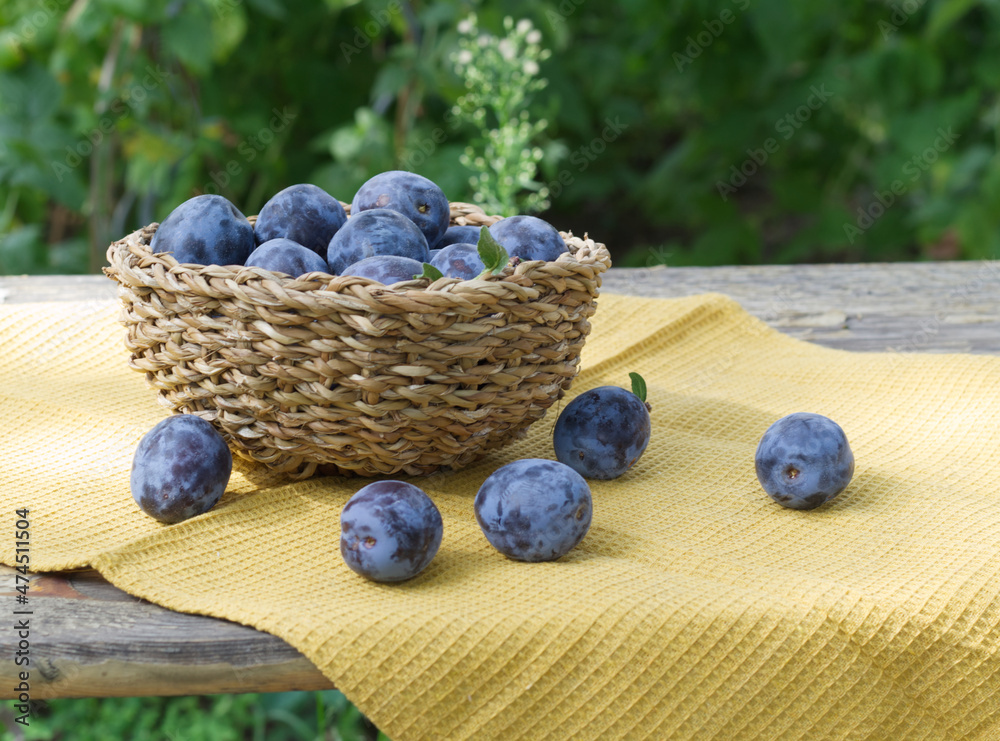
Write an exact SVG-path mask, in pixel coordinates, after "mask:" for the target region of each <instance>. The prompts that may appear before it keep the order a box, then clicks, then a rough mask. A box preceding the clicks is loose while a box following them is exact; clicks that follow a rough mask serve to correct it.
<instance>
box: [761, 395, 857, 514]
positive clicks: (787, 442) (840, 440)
mask: <svg viewBox="0 0 1000 741" xmlns="http://www.w3.org/2000/svg"><path fill="white" fill-rule="evenodd" d="M754 468H755V469H756V471H757V480H758V481H760V485H761V486H763V487H764V491H766V492H767V493H768V495H769V496H770V497H771V499H773V500H774V501H776V502H777V503H778V504H780V505H781V506H783V507H788V508H790V509H815V508H816V507H819V506H820V505H821V504H824V503H826V502H829V501H830V500H831V499H833V498H834V497H835V496H837V495H838V494H839V493H840V492H842V491H843V490H844V489H845V488H846V487H847V485H848V484H849V483H850V482H851V478H852V477H853V476H854V453H853V452H852V451H851V446H850V445H848V443H847V435H845V434H844V430H843V429H841V427H840V425H838V424H837V423H836V422H834V421H833V420H832V419H830V418H829V417H824V416H823V415H822V414H810V413H808V412H798V413H796V414H789V415H788V416H787V417H782V418H781V419H779V420H778V421H777V422H775V423H774V424H773V425H771V426H770V427H768V428H767V431H766V432H765V433H764V435H763V437H761V439H760V443H758V445H757V453H756V455H755V456H754Z"/></svg>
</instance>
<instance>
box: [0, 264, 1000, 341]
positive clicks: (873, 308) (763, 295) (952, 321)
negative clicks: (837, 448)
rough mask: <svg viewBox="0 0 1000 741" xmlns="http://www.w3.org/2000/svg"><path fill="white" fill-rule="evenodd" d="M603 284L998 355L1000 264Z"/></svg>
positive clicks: (5, 284)
mask: <svg viewBox="0 0 1000 741" xmlns="http://www.w3.org/2000/svg"><path fill="white" fill-rule="evenodd" d="M604 290H605V291H613V292H615V293H626V294H631V295H636V296H653V297H662V298H672V297H677V296H689V295H694V294H698V293H705V292H709V291H714V292H719V293H725V294H727V295H729V296H731V297H732V298H734V299H735V300H736V301H739V302H740V304H741V305H742V306H743V307H744V308H745V309H746V310H747V311H749V312H750V313H752V314H754V315H755V316H758V317H760V318H761V319H763V320H764V321H766V322H768V323H769V324H770V325H771V326H773V327H776V328H777V329H779V330H781V331H782V332H785V333H787V334H789V335H792V336H794V337H798V338H800V339H805V340H809V341H812V342H816V343H817V344H821V345H826V346H828V347H837V348H841V349H845V350H863V351H896V352H974V353H998V352H1000V342H998V338H1000V306H998V301H997V297H998V296H1000V261H984V262H922V263H865V264H836V265H762V266H726V267H716V268H667V267H655V268H613V269H612V270H611V271H609V273H608V274H607V275H606V276H605V280H604ZM114 298H115V287H114V283H113V282H112V281H110V280H108V279H107V278H105V277H104V276H100V275H87V276H29V277H24V276H20V277H0V303H23V302H26V301H64V300H102V299H110V300H113V299H114Z"/></svg>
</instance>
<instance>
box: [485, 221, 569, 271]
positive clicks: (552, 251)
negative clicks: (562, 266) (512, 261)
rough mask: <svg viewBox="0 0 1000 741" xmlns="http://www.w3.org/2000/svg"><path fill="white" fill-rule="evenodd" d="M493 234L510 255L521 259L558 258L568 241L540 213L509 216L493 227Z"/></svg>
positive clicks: (549, 259) (548, 259) (564, 250)
mask: <svg viewBox="0 0 1000 741" xmlns="http://www.w3.org/2000/svg"><path fill="white" fill-rule="evenodd" d="M490 234H491V235H492V236H493V238H494V239H495V240H496V241H497V242H499V243H500V244H501V245H502V246H503V248H504V249H505V250H507V254H508V255H510V256H511V257H520V258H521V259H522V260H547V261H552V260H555V259H556V258H557V257H559V255H561V254H562V253H563V252H566V243H565V242H564V241H563V238H562V237H560V236H559V232H558V231H556V228H555V227H554V226H552V225H551V224H550V223H549V222H547V221H543V220H542V219H539V218H538V217H537V216H508V217H507V218H506V219H500V221H498V222H497V223H496V224H494V225H493V226H491V227H490Z"/></svg>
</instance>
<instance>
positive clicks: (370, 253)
mask: <svg viewBox="0 0 1000 741" xmlns="http://www.w3.org/2000/svg"><path fill="white" fill-rule="evenodd" d="M376 255H396V256H398V257H409V258H410V259H412V260H416V261H417V262H419V263H425V262H430V259H431V256H430V250H429V249H428V247H427V240H426V239H425V238H424V235H423V234H422V233H421V231H420V230H419V229H418V228H417V226H416V224H414V223H413V222H412V221H410V220H409V219H408V218H406V217H405V216H403V215H402V214H401V213H399V212H398V211H390V210H389V209H387V208H379V209H374V210H372V211H362V212H361V213H360V214H357V215H353V214H352V215H351V218H349V219H348V220H347V223H346V224H344V226H343V227H341V229H340V231H338V232H337V233H336V234H334V235H333V238H332V239H331V240H330V245H329V247H328V249H327V252H326V262H327V264H328V265H329V266H330V271H331V272H332V273H333V274H334V275H343V274H344V270H345V269H346V268H347V266H348V265H352V264H353V263H356V262H358V261H359V260H364V259H365V258H366V257H374V256H376ZM417 272H420V271H417Z"/></svg>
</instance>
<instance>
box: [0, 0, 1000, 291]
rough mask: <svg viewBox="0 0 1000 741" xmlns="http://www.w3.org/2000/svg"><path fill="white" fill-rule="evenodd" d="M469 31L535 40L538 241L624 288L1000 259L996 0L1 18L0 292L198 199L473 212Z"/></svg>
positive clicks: (47, 5)
mask: <svg viewBox="0 0 1000 741" xmlns="http://www.w3.org/2000/svg"><path fill="white" fill-rule="evenodd" d="M472 10H475V11H476V12H477V13H478V16H479V21H480V26H481V27H482V28H485V29H491V30H493V31H494V32H498V31H500V29H501V27H502V26H501V20H502V18H503V17H504V16H507V15H510V16H512V17H514V18H515V19H519V18H529V19H531V20H532V21H533V22H534V24H535V26H536V27H538V28H539V29H540V30H541V31H542V34H543V45H545V46H546V47H548V48H550V49H552V51H553V53H552V55H551V57H549V58H548V59H547V60H546V61H544V62H543V64H542V69H541V74H542V75H543V76H545V77H547V78H548V80H549V85H548V86H547V87H546V88H545V89H544V90H543V91H542V92H541V93H539V94H537V95H536V96H535V97H534V99H533V100H532V102H531V112H532V115H533V116H534V117H535V118H538V119H540V118H546V119H548V121H549V126H548V127H547V128H546V129H545V130H544V134H543V135H542V136H543V137H544V139H543V140H541V141H539V142H537V144H538V145H539V146H541V147H543V149H544V151H545V157H544V159H543V160H542V163H541V167H542V172H541V175H540V178H539V179H541V180H543V181H544V182H550V183H552V184H553V187H552V197H551V201H552V208H551V209H550V211H548V212H546V213H545V214H543V215H544V216H546V217H547V218H548V219H549V220H550V221H552V222H553V223H554V224H556V225H557V226H559V227H560V228H572V229H573V230H574V231H576V232H578V233H580V232H583V231H587V232H589V233H590V234H591V235H592V236H594V237H595V238H598V239H600V240H601V241H604V242H606V243H607V244H608V245H609V246H610V247H611V249H612V253H613V255H614V258H615V260H616V263H617V264H619V265H622V264H649V263H654V262H668V263H670V264H720V263H756V262H798V261H825V260H897V259H913V258H942V257H943V258H956V257H962V258H984V257H995V256H996V255H997V251H998V231H1000V230H998V228H997V227H998V222H1000V160H998V158H997V151H996V145H997V138H998V121H1000V99H998V92H1000V3H998V2H997V1H996V0H989V1H987V0H926V1H922V0H837V1H834V0H815V2H810V3H788V2H786V1H785V0H722V1H721V2H708V1H707V0H671V1H669V2H664V1H663V0H624V1H623V2H618V3H597V2H593V0H544V1H542V2H538V1H537V0H532V1H531V2H527V1H521V0H498V1H497V2H481V3H477V2H461V1H459V0H442V1H440V2H418V1H417V0H412V1H405V2H404V0H361V1H360V2H350V1H346V0H324V1H323V2H315V1H313V0H151V1H149V2H147V1H146V0H78V1H77V2H69V0H44V2H42V3H39V2H37V0H2V2H0V29H2V30H0V273H22V272H29V273H37V272H80V271H96V270H97V269H99V267H100V266H101V265H102V264H103V261H104V257H103V253H104V250H105V248H106V245H107V244H108V243H109V242H110V241H112V240H113V239H116V238H118V237H121V236H123V235H124V234H126V233H128V232H129V231H131V230H133V229H135V228H137V227H139V226H141V225H144V224H146V223H149V222H151V221H156V220H160V219H162V218H163V217H165V216H166V214H167V213H169V211H170V210H171V209H172V208H173V207H174V206H176V205H177V204H178V203H180V202H181V201H183V200H185V199H186V198H188V197H190V196H192V195H194V194H197V193H199V192H221V193H222V194H223V195H225V196H227V197H228V198H230V199H231V200H232V201H233V202H234V203H235V204H236V205H237V206H238V207H240V208H241V210H243V211H244V213H248V214H250V213H254V212H256V210H257V209H259V208H260V206H261V205H262V204H263V203H264V202H265V201H266V200H267V198H268V197H269V196H270V195H272V194H273V193H275V192H276V191H278V190H280V189H281V188H283V187H285V186H287V185H290V184H293V183H296V182H313V183H316V184H318V185H320V186H322V187H324V188H326V189H327V190H328V191H329V192H331V193H332V194H333V195H335V196H337V197H338V198H340V199H342V200H345V201H349V200H350V199H351V197H352V195H353V192H354V190H355V189H356V188H357V186H358V185H359V184H360V183H361V182H363V181H364V180H365V179H366V178H367V177H368V176H369V175H371V174H373V173H375V172H377V171H380V170H385V169H390V168H394V167H409V168H412V169H415V170H416V171H418V172H420V173H422V174H424V175H427V176H428V177H430V178H432V179H434V180H436V181H438V182H439V183H440V185H441V186H442V187H443V188H444V189H445V192H446V193H447V194H448V196H449V198H451V199H452V200H471V196H472V194H471V193H470V192H469V185H468V177H469V174H470V173H469V172H468V171H467V170H466V169H465V168H464V167H463V166H462V165H461V163H460V161H459V158H460V155H461V152H462V150H463V149H464V147H465V145H466V144H467V143H468V142H469V141H470V139H471V138H472V136H473V134H474V132H471V131H469V130H468V129H467V128H465V127H464V126H463V125H460V124H459V123H458V122H457V121H456V120H455V118H454V117H453V116H449V111H450V110H451V108H452V106H453V105H454V103H455V101H456V100H457V99H458V98H459V96H460V95H461V93H462V87H461V84H460V81H459V79H458V78H457V76H456V75H455V73H454V71H453V69H452V66H451V63H450V61H449V55H450V53H452V52H453V51H454V50H455V49H456V48H457V32H456V24H457V23H458V22H459V21H460V20H461V19H462V18H464V17H466V16H467V15H468V13H469V12H470V11H472ZM814 90H822V91H825V93H824V94H825V95H826V99H825V100H824V101H823V102H822V104H820V105H818V106H815V107H814V108H809V107H808V103H809V101H810V100H812V102H813V103H815V102H816V100H817V99H816V98H812V99H810V95H812V92H811V91H814ZM789 117H791V118H789ZM782 121H785V124H784V125H783V126H782ZM940 132H945V133H947V132H951V134H950V135H949V137H948V139H947V141H949V143H947V144H946V145H944V146H942V142H944V141H946V140H945V139H941V138H940V136H941V133H940ZM786 134H787V136H786ZM769 140H771V144H772V145H773V146H771V147H770V149H771V151H767V147H766V144H767V143H768V141H769ZM936 141H937V143H938V148H937V149H935V142H936ZM755 155H756V161H755ZM761 155H766V160H765V161H761V160H763V159H764V158H763V157H762V156H761ZM741 168H742V169H743V171H744V172H747V173H749V176H746V177H745V178H744V180H743V181H742V182H741V175H740V173H739V172H738V170H739V169H741ZM894 182H895V183H896V184H897V186H898V187H897V193H896V194H894V193H893V192H892V189H893V183H894ZM727 183H728V184H729V186H730V188H732V190H727V189H726V188H725V187H724V184H727ZM722 191H725V192H724V193H723V192H722ZM880 194H881V198H880ZM723 195H724V196H725V197H723ZM888 196H893V197H892V202H891V204H889V205H888V207H886V204H888V201H889V199H888ZM851 226H853V227H855V232H854V233H851V230H850V228H849V227H851Z"/></svg>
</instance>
